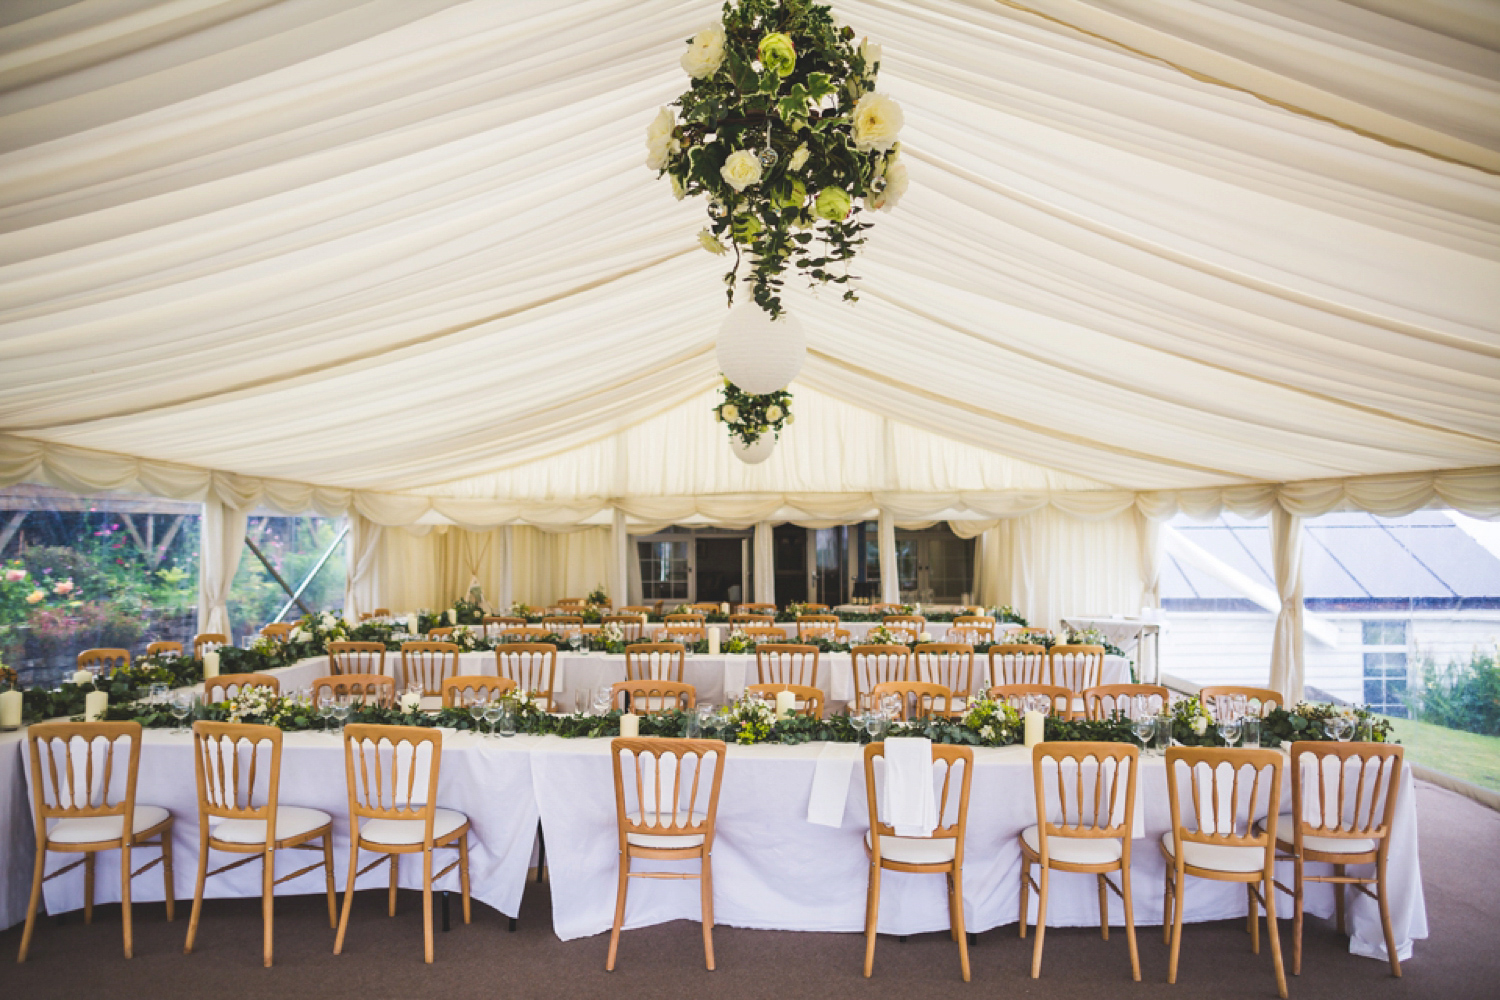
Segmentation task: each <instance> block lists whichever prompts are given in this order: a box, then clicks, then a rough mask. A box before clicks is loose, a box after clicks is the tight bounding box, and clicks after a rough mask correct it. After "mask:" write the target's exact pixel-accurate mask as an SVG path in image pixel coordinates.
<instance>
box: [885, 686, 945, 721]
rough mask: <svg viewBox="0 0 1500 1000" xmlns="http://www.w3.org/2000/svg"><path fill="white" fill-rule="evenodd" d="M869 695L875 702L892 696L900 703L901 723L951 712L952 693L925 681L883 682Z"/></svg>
mask: <svg viewBox="0 0 1500 1000" xmlns="http://www.w3.org/2000/svg"><path fill="white" fill-rule="evenodd" d="M870 694H871V695H872V696H873V697H874V698H875V699H877V700H881V699H884V697H885V696H886V695H893V696H894V697H896V698H899V699H900V701H901V721H902V722H910V721H911V720H912V719H929V718H932V717H934V716H947V715H949V714H951V713H952V712H953V692H952V691H950V690H948V689H947V688H946V687H944V686H943V685H941V684H932V683H929V682H927V681H885V682H883V683H881V684H876V685H875V687H874V688H873V689H871V691H870Z"/></svg>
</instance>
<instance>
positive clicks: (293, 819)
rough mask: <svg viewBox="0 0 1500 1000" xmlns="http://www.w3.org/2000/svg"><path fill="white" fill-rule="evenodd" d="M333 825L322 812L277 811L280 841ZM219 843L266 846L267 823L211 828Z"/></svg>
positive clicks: (298, 808)
mask: <svg viewBox="0 0 1500 1000" xmlns="http://www.w3.org/2000/svg"><path fill="white" fill-rule="evenodd" d="M332 822H333V817H332V816H330V815H328V814H327V813H326V812H323V811H322V810H321V809H308V808H306V807H304V806H277V807H276V839H277V840H286V839H288V838H290V837H298V836H301V835H302V834H304V833H311V832H312V831H314V830H316V829H317V828H318V827H320V826H324V825H326V824H328V823H332ZM210 833H211V835H212V836H213V838H214V839H215V840H223V841H227V842H228V843H231V844H264V843H265V842H266V821H265V820H263V819H226V820H224V821H223V822H221V823H219V824H218V825H217V826H214V827H211V828H210Z"/></svg>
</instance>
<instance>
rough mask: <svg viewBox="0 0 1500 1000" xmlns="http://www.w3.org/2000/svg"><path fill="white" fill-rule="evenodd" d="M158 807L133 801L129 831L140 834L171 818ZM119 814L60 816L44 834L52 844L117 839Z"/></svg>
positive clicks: (121, 826) (120, 830) (121, 830)
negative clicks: (133, 812) (134, 803)
mask: <svg viewBox="0 0 1500 1000" xmlns="http://www.w3.org/2000/svg"><path fill="white" fill-rule="evenodd" d="M171 815H172V814H171V813H169V812H167V811H166V810H165V809H163V808H162V807H161V806H143V805H140V804H139V803H137V805H136V807H135V816H134V822H133V823H131V825H130V832H131V833H144V832H145V831H147V830H149V829H151V828H152V827H153V826H156V825H157V824H158V823H160V822H162V821H163V820H165V819H168V818H170V817H171ZM124 818H125V817H123V816H81V817H77V818H73V819H60V820H58V821H57V825H56V826H54V827H53V828H52V829H51V830H50V831H49V832H48V834H47V840H48V841H49V842H50V843H53V844H97V843H100V842H101V841H105V840H119V839H120V837H121V836H122V835H123V834H124V831H125V824H124V823H123V822H122V821H123V820H124Z"/></svg>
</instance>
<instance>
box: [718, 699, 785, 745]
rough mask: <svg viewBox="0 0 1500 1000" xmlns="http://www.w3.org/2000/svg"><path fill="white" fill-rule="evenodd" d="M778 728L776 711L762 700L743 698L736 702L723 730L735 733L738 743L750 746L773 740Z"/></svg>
mask: <svg viewBox="0 0 1500 1000" xmlns="http://www.w3.org/2000/svg"><path fill="white" fill-rule="evenodd" d="M775 726H776V710H775V708H774V707H772V706H771V705H769V704H767V703H766V701H765V700H764V699H762V698H742V699H740V700H739V701H737V702H735V704H734V707H733V708H732V709H731V710H730V712H729V718H728V719H727V720H725V722H724V726H723V728H724V729H726V730H733V731H734V741H735V742H736V743H740V744H743V745H745V746H749V745H751V744H753V743H764V742H765V741H766V740H768V739H770V738H771V730H772V729H774V728H775Z"/></svg>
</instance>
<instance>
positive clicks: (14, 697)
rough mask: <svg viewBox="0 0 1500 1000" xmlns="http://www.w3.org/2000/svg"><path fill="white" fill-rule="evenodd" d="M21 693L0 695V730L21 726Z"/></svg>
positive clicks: (11, 692)
mask: <svg viewBox="0 0 1500 1000" xmlns="http://www.w3.org/2000/svg"><path fill="white" fill-rule="evenodd" d="M21 701H22V698H21V692H19V691H6V692H4V693H3V694H0V729H15V728H16V727H17V726H19V725H20V724H21Z"/></svg>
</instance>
